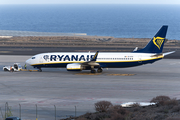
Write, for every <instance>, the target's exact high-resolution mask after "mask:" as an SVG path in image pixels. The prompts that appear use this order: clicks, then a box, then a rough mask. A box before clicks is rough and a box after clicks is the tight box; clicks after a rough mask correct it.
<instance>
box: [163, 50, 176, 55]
mask: <svg viewBox="0 0 180 120" xmlns="http://www.w3.org/2000/svg"><path fill="white" fill-rule="evenodd" d="M174 52H176V51H172V52H167V53H163V55H164V56H166V55H169V54H172V53H174Z"/></svg>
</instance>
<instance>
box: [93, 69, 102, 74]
mask: <svg viewBox="0 0 180 120" xmlns="http://www.w3.org/2000/svg"><path fill="white" fill-rule="evenodd" d="M102 71H103V70H102V68H98V69H97V73H102ZM91 73H96V70H95V69H94V68H91Z"/></svg>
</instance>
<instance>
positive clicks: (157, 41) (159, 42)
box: [153, 37, 165, 49]
mask: <svg viewBox="0 0 180 120" xmlns="http://www.w3.org/2000/svg"><path fill="white" fill-rule="evenodd" d="M164 40H165V39H164V38H162V37H154V38H153V43H154V44H155V45H156V46H157V47H158V48H159V49H161V45H162V44H163V42H164Z"/></svg>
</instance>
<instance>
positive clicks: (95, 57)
mask: <svg viewBox="0 0 180 120" xmlns="http://www.w3.org/2000/svg"><path fill="white" fill-rule="evenodd" d="M98 53H99V51H97V52H96V54H95V55H94V57H93V58H92V59H91V61H96V59H97V56H98Z"/></svg>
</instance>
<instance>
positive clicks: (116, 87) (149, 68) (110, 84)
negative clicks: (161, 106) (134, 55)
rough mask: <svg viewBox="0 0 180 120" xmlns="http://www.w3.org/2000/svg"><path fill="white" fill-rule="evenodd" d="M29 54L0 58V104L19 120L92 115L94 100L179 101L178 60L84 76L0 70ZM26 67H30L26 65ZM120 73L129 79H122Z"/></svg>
mask: <svg viewBox="0 0 180 120" xmlns="http://www.w3.org/2000/svg"><path fill="white" fill-rule="evenodd" d="M30 57H31V56H17V55H0V68H1V69H0V98H1V100H0V106H1V109H2V111H3V113H4V106H5V103H6V102H8V103H9V106H11V108H12V112H13V116H19V104H21V108H22V110H21V111H22V114H21V116H22V119H23V120H24V119H25V120H31V119H32V120H33V119H35V117H36V106H35V105H36V104H37V106H38V119H40V120H50V119H54V105H56V109H57V112H56V114H57V119H60V118H64V117H67V116H70V115H73V116H75V106H76V108H77V113H76V115H81V114H84V113H86V112H93V111H94V103H96V102H97V101H102V100H106V101H110V102H112V103H113V104H121V103H124V102H149V101H150V100H151V99H152V98H153V97H156V96H158V95H167V96H170V97H171V98H177V99H180V92H179V91H180V87H179V85H180V79H179V78H180V60H179V59H163V60H160V61H157V62H155V63H154V64H148V65H144V66H139V67H133V68H121V69H108V70H107V69H104V71H103V73H102V74H97V75H91V74H89V75H87V73H89V71H82V72H81V74H79V72H68V71H66V69H65V68H63V69H60V68H56V69H50V68H48V69H42V70H43V72H28V71H21V72H4V71H3V70H2V67H3V66H4V65H13V63H15V62H16V63H21V65H24V62H25V60H27V59H28V58H30ZM27 68H28V69H31V68H30V67H29V66H27ZM123 74H125V75H127V74H129V76H123Z"/></svg>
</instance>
